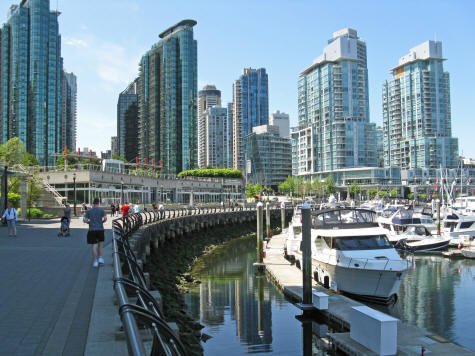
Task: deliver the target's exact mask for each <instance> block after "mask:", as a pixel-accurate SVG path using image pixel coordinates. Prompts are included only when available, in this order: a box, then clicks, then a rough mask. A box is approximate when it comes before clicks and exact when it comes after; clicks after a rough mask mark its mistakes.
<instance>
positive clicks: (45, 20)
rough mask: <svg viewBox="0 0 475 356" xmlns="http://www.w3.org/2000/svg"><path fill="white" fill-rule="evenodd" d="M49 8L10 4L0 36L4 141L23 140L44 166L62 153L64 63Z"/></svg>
mask: <svg viewBox="0 0 475 356" xmlns="http://www.w3.org/2000/svg"><path fill="white" fill-rule="evenodd" d="M49 5H50V4H49V0H23V1H21V3H20V4H19V5H12V6H11V7H10V10H9V12H8V16H7V22H6V23H5V24H4V25H3V26H2V28H1V33H0V83H1V84H0V107H1V109H0V114H1V132H0V139H1V142H5V141H7V140H8V139H10V138H12V137H19V138H20V139H21V140H22V141H23V142H24V143H25V144H26V147H27V150H28V152H30V153H33V154H34V155H36V158H37V159H38V161H39V163H40V164H43V165H45V164H48V165H53V164H54V163H55V158H54V157H52V156H51V154H52V153H55V152H58V151H60V150H61V147H60V144H61V111H62V108H61V102H62V101H61V81H62V71H63V60H62V58H61V37H60V35H59V28H58V16H59V12H57V11H50V6H49Z"/></svg>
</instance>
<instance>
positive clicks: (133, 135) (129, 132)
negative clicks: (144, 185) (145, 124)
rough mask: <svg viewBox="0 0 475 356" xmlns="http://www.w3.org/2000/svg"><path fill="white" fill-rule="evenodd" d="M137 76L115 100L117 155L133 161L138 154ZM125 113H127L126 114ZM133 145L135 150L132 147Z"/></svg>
mask: <svg viewBox="0 0 475 356" xmlns="http://www.w3.org/2000/svg"><path fill="white" fill-rule="evenodd" d="M137 85H138V78H137V79H135V80H134V81H133V82H132V83H130V84H129V85H128V86H127V88H126V89H125V90H124V91H123V92H121V93H120V94H119V100H118V101H117V145H118V150H119V153H118V154H119V156H121V157H124V158H125V159H127V161H135V158H136V157H137V156H138V137H137V134H138V125H139V122H138V120H139V117H138V109H137V105H138V97H137ZM126 114H127V115H126ZM133 147H135V150H134V149H133Z"/></svg>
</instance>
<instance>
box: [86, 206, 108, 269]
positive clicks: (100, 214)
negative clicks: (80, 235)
mask: <svg viewBox="0 0 475 356" xmlns="http://www.w3.org/2000/svg"><path fill="white" fill-rule="evenodd" d="M106 221H107V214H106V212H105V211H104V209H102V208H100V207H99V198H94V201H93V206H92V209H89V210H88V211H87V212H86V214H85V215H84V222H85V223H86V224H89V230H88V232H87V243H88V244H89V245H92V258H93V262H92V266H93V267H99V265H103V264H104V258H103V257H102V245H103V243H104V223H105V222H106ZM98 245H99V255H98V254H97V247H98Z"/></svg>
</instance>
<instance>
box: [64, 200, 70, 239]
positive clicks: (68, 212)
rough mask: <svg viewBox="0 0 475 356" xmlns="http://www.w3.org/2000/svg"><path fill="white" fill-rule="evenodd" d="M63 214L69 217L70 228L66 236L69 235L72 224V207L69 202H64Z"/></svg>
mask: <svg viewBox="0 0 475 356" xmlns="http://www.w3.org/2000/svg"><path fill="white" fill-rule="evenodd" d="M63 216H64V217H65V218H66V219H68V220H67V221H68V230H67V231H66V236H69V231H70V226H71V207H70V206H69V203H68V202H66V203H65V204H64V209H63Z"/></svg>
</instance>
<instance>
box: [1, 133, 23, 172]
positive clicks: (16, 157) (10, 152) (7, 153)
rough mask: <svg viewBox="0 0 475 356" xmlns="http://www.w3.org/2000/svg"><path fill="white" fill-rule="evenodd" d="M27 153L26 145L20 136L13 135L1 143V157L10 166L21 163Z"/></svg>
mask: <svg viewBox="0 0 475 356" xmlns="http://www.w3.org/2000/svg"><path fill="white" fill-rule="evenodd" d="M25 153H26V148H25V145H24V144H23V142H22V141H21V140H20V139H19V138H18V137H13V138H11V139H9V140H8V141H7V142H6V143H4V144H3V145H0V158H1V159H2V160H3V161H5V162H6V163H7V164H8V165H9V166H13V165H14V164H18V163H20V161H21V159H22V157H23V156H24V155H25Z"/></svg>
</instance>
